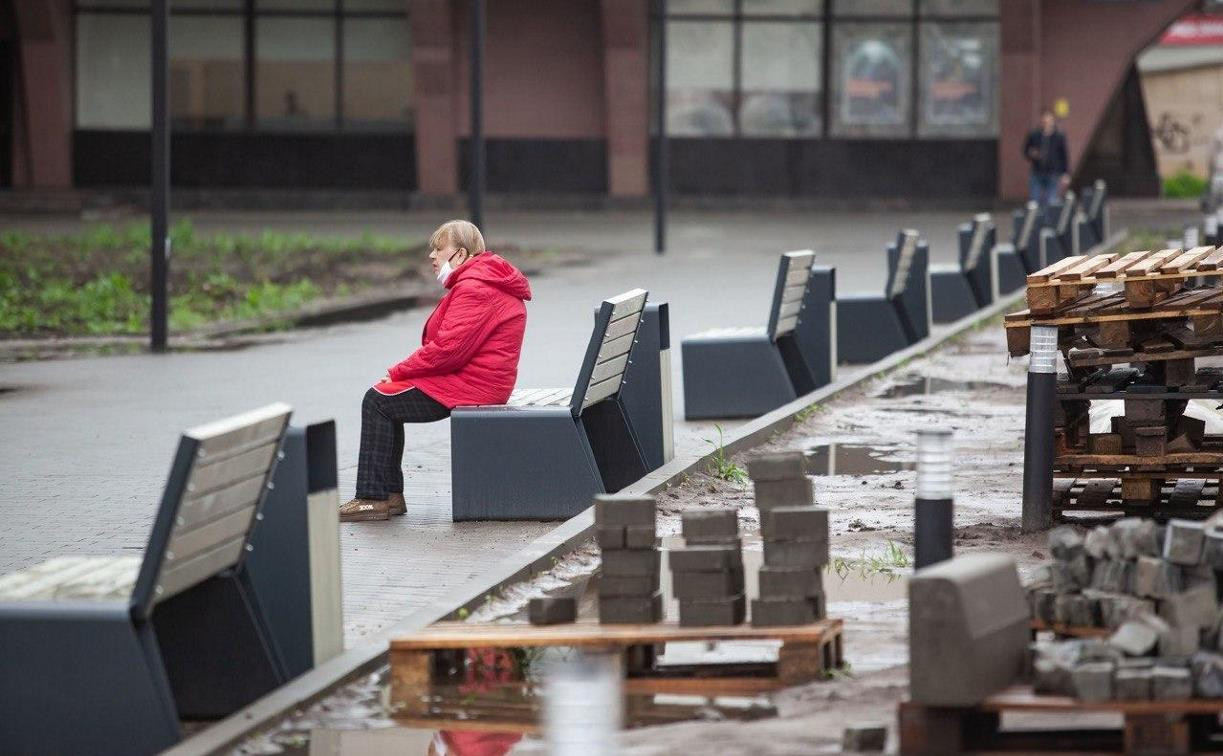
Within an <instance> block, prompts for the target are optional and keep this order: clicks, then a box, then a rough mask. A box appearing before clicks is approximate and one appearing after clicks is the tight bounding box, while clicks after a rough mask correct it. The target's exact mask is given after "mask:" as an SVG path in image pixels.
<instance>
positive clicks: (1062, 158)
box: [1023, 127, 1070, 176]
mask: <svg viewBox="0 0 1223 756" xmlns="http://www.w3.org/2000/svg"><path fill="white" fill-rule="evenodd" d="M1023 155H1024V157H1026V158H1027V159H1028V162H1029V163H1031V164H1032V173H1035V174H1037V175H1040V176H1063V175H1065V174H1067V173H1069V172H1070V160H1069V158H1067V157H1066V137H1065V135H1064V134H1062V131H1061V129H1058V128H1056V127H1054V129H1053V131H1051V132H1049V133H1048V134H1046V133H1045V131H1044V129H1041V128H1036V129H1032V131H1030V132H1028V138H1027V140H1026V141H1025V142H1024V143H1023Z"/></svg>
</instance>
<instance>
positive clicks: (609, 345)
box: [597, 332, 637, 362]
mask: <svg viewBox="0 0 1223 756" xmlns="http://www.w3.org/2000/svg"><path fill="white" fill-rule="evenodd" d="M635 338H637V334H636V332H633V333H626V334H624V335H623V336H617V337H616V338H614V339H609V340H604V341H603V346H601V347H599V356H598V358H597V359H598V361H600V362H602V361H603V360H606V359H610V358H612V357H616V356H619V355H621V354H626V353H628V351H629V350H631V349H632V348H633V340H634V339H635Z"/></svg>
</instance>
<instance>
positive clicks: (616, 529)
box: [595, 525, 624, 551]
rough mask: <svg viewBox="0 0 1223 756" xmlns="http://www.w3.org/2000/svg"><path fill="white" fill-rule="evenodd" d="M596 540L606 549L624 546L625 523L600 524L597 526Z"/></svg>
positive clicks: (601, 547)
mask: <svg viewBox="0 0 1223 756" xmlns="http://www.w3.org/2000/svg"><path fill="white" fill-rule="evenodd" d="M595 542H596V543H598V544H599V548H600V549H602V550H604V551H611V550H615V549H623V548H624V526H623V525H600V526H598V527H596V528H595Z"/></svg>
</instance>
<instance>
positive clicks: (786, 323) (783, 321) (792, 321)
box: [773, 315, 798, 338]
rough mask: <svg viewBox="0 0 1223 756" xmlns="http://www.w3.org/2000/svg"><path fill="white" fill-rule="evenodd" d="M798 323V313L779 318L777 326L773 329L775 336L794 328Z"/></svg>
mask: <svg viewBox="0 0 1223 756" xmlns="http://www.w3.org/2000/svg"><path fill="white" fill-rule="evenodd" d="M796 325H798V315H790V316H789V317H785V318H778V319H777V328H776V329H775V330H774V331H773V336H774V338H776V337H777V336H781V335H783V334H787V333H789V332H790V331H793V330H794V326H796Z"/></svg>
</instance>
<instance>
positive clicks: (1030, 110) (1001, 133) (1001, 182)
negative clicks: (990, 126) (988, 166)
mask: <svg viewBox="0 0 1223 756" xmlns="http://www.w3.org/2000/svg"><path fill="white" fill-rule="evenodd" d="M998 12H999V15H1000V18H999V22H1000V23H999V33H1000V34H1001V36H1002V39H1001V43H1002V44H1001V46H1002V60H1001V67H1002V70H1001V75H1000V76H999V86H1000V87H1001V89H1000V91H999V93H998V107H999V113H998V196H999V197H1000V198H1001V199H1008V200H1016V199H1025V198H1027V196H1028V161H1027V160H1025V159H1024V157H1023V141H1024V139H1025V138H1026V137H1027V133H1028V131H1029V130H1030V129H1032V128H1033V127H1034V126H1035V124H1036V121H1037V120H1038V119H1039V118H1040V111H1041V108H1042V106H1043V105H1044V104H1043V103H1041V102H1040V91H1041V90H1040V68H1041V61H1040V56H1041V38H1040V0H1001V2H1000V3H999V9H998Z"/></svg>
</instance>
